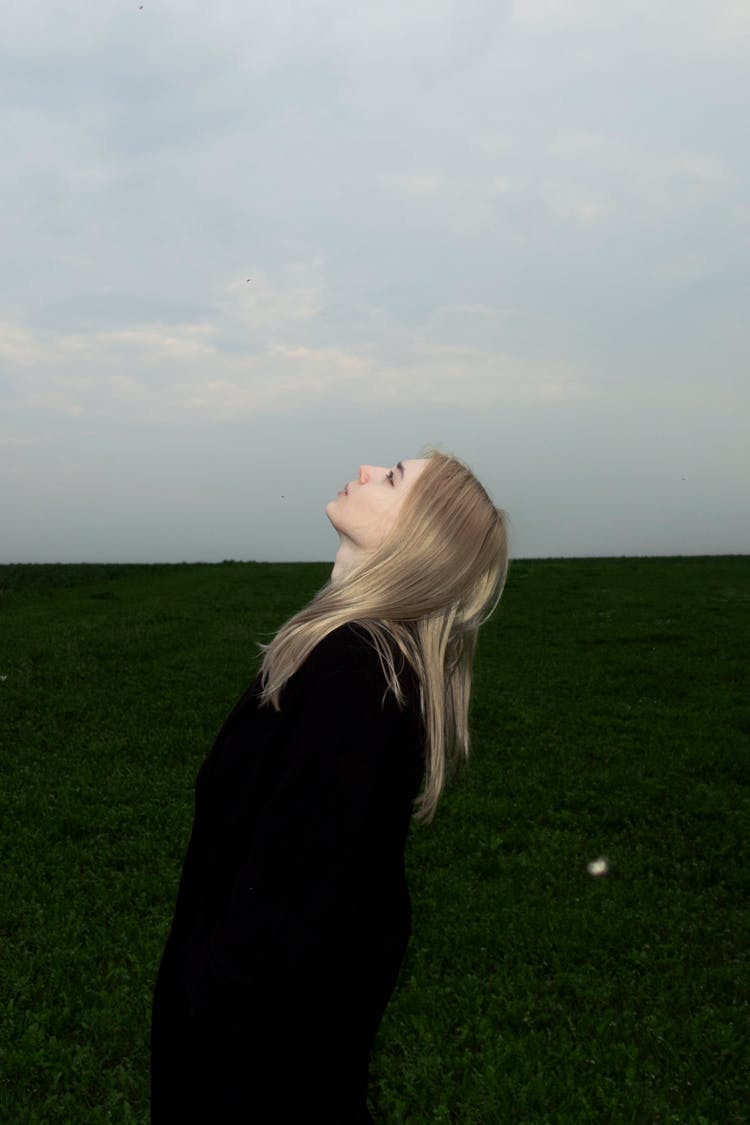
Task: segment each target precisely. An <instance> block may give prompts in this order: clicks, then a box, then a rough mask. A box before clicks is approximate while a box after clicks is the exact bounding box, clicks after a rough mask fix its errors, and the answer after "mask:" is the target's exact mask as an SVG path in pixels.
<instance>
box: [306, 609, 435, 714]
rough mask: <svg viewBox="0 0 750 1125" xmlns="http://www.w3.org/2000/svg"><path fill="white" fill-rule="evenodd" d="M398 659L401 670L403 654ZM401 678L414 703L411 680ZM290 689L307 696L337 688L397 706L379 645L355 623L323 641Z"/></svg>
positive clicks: (331, 633)
mask: <svg viewBox="0 0 750 1125" xmlns="http://www.w3.org/2000/svg"><path fill="white" fill-rule="evenodd" d="M395 660H396V668H397V669H398V668H400V665H401V663H402V661H401V655H400V653H397V654H396V657H395ZM400 678H401V681H402V685H403V686H404V688H405V689H407V695H408V697H409V699H410V701H413V698H412V697H413V693H412V691H411V690H409V689H410V686H411V680H410V679H409V678H408V677H406V676H401V677H400ZM289 686H290V687H293V688H295V689H297V690H300V691H302V692H305V693H307V692H320V691H324V690H325V689H326V688H333V689H336V690H338V691H342V692H345V693H347V695H348V696H354V697H357V698H358V699H360V700H361V699H362V697H371V698H372V699H373V700H375V699H377V701H378V702H379V703H382V704H383V706H385V705H386V704H388V705H392V706H394V707H396V701H395V698H394V696H393V693H392V692H391V691H390V690H389V687H388V681H387V679H386V675H385V672H384V671H383V667H382V664H381V662H380V656H379V655H378V652H377V650H376V648H375V645H374V644H373V642H372V640H371V638H370V637H369V635H368V633H367V631H366V630H365V629H364V628H362V626H360V625H357V624H356V623H354V622H349V623H347V624H346V625H341V626H339V627H338V628H336V629H334V630H332V632H330V633H328V634H327V635H326V636H325V637H324V638H323V639H322V640H321V641H319V642H318V644H317V645H316V646H315V648H314V649H313V650H312V651H311V652H310V654H309V655H308V657H307V659H306V660H305V662H304V663H303V664H302V665H301V666H300V668H299V669H298V670H297V672H296V673H295V675H294V676H292V678H291V680H290V682H289Z"/></svg>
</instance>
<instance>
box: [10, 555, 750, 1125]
mask: <svg viewBox="0 0 750 1125" xmlns="http://www.w3.org/2000/svg"><path fill="white" fill-rule="evenodd" d="M329 570H330V567H328V566H323V565H313V564H299V565H292V564H284V565H282V564H273V565H271V564H268V565H265V564H252V563H245V564H240V563H224V564H220V565H215V566H211V565H176V566H3V567H0V737H1V742H2V745H1V750H2V753H1V754H0V769H1V770H2V780H1V783H0V784H1V785H2V789H1V797H2V810H1V820H0V840H1V841H2V867H1V869H0V870H1V872H2V875H1V879H2V883H1V885H0V910H1V911H2V920H1V925H2V945H1V946H0V978H1V980H2V1030H1V1032H0V1047H1V1049H2V1053H3V1058H2V1062H1V1068H2V1084H1V1091H0V1120H2V1121H3V1122H5V1121H8V1122H19V1123H21V1122H22V1123H24V1125H38V1123H47V1122H60V1123H64V1125H78V1123H81V1125H83V1123H87V1125H88V1123H99V1122H118V1123H120V1122H123V1123H124V1122H139V1123H141V1122H146V1121H147V1120H148V1101H147V1098H148V1034H149V1011H150V999H151V987H152V983H153V978H154V974H155V972H156V968H157V964H158V960H159V957H160V955H161V951H162V948H163V943H164V940H165V938H166V934H167V927H168V925H169V921H170V918H171V911H172V906H173V901H174V895H175V891H176V887H177V880H178V876H179V871H180V864H181V860H182V856H183V853H184V849H185V846H186V844H187V838H188V834H189V830H190V823H191V815H192V798H193V783H194V779H195V774H196V771H197V769H198V766H199V765H200V762H201V761H202V759H203V757H204V756H205V754H206V753H207V751H208V749H209V747H210V745H211V742H212V739H213V737H214V735H215V733H216V731H217V729H218V727H219V726H220V724H221V721H222V720H223V718H224V716H225V715H226V713H227V712H228V710H229V709H230V707H231V706H232V704H233V703H234V701H235V700H236V698H237V696H238V695H239V694H240V693H241V692H242V691H243V690H244V688H245V687H246V685H247V683H248V682H249V680H250V679H251V678H252V676H253V674H254V672H255V668H256V665H257V658H256V641H257V640H259V639H267V638H268V637H269V636H270V635H271V634H272V632H273V630H274V629H275V628H276V627H278V625H279V624H280V623H281V622H282V621H283V620H284V619H285V618H286V617H287V616H289V615H290V614H291V613H292V612H293V611H294V610H295V609H296V608H297V607H298V606H300V605H301V604H302V603H303V602H304V601H305V600H306V599H307V598H309V597H310V596H311V595H312V593H313V592H314V591H315V590H316V589H317V588H318V587H319V586H320V585H321V584H322V583H323V581H324V580H325V579H326V577H327V575H328V573H329ZM749 638H750V558H748V557H720V558H689V559H609V560H603V559H597V560H563V561H559V560H557V561H556V560H544V561H518V562H515V563H514V564H513V565H512V567H511V572H510V577H509V582H508V587H507V590H506V594H505V596H504V599H503V602H502V604H501V608H500V611H499V613H498V615H497V616H496V618H495V619H494V620H493V622H492V623H490V624H489V625H488V626H486V627H485V630H484V633H483V636H482V639H481V643H480V649H479V655H478V660H477V669H476V676H475V692H474V700H473V706H472V716H473V732H474V747H473V758H472V762H471V765H470V766H469V768H468V769H465V770H464V771H462V772H461V773H460V774H459V776H458V777H457V778H456V780H455V781H454V784H453V785H452V787H451V789H450V791H449V792H448V793H447V794H446V796H445V797H444V799H443V802H442V804H441V806H440V808H439V810H438V814H437V817H436V820H435V821H434V823H433V824H432V825H430V826H416V825H415V826H413V828H412V831H411V835H410V840H409V848H408V853H407V863H408V871H409V880H410V886H411V893H412V905H413V934H412V941H411V945H410V948H409V952H408V955H407V959H406V961H405V963H404V966H403V971H402V976H401V982H400V986H399V989H398V991H397V993H396V995H395V996H394V998H393V1000H392V1002H391V1005H390V1007H389V1008H388V1011H387V1013H386V1016H385V1019H384V1021H383V1024H382V1025H381V1029H380V1031H379V1033H378V1038H377V1041H376V1049H375V1052H374V1055H373V1060H372V1066H371V1105H372V1110H373V1113H374V1116H375V1117H376V1119H377V1120H378V1121H379V1122H383V1123H384V1125H401V1123H404V1125H405V1123H409V1125H426V1123H432V1122H455V1123H460V1125H464V1123H465V1125H480V1123H481V1125H498V1123H499V1125H502V1123H504V1122H513V1123H515V1122H519V1123H540V1125H542V1123H547V1122H549V1123H560V1125H562V1123H570V1125H581V1123H589V1122H591V1123H593V1122H597V1123H600V1122H659V1123H678V1122H679V1123H682V1122H685V1123H698V1125H701V1123H709V1122H710V1123H713V1122H744V1121H750V1114H749V1113H748V1111H747V1091H748V1088H749V1086H748V1069H747V1060H748V1055H747V1052H748V1041H749V1038H750V1036H749V1032H750V1019H748V1016H749V1014H750V987H749V985H750V981H749V979H748V971H747V960H748V949H749V948H750V943H749V942H748V937H749V936H750V935H749V933H748V931H749V930H750V913H749V912H748V902H747V898H748V895H747V891H748V855H747V837H748V827H749V823H750V817H749V816H748V811H749V810H748V775H749V774H750V754H749V753H748V748H749V744H750V684H748V639H749ZM600 856H603V857H606V859H607V861H608V864H609V873H608V874H606V875H604V876H600V877H596V876H592V875H591V874H589V873H588V870H587V864H588V862H589V861H591V860H594V859H596V858H597V857H600ZM211 1125H212V1123H211ZM217 1125H219V1123H217Z"/></svg>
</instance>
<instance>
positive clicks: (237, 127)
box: [0, 0, 750, 562]
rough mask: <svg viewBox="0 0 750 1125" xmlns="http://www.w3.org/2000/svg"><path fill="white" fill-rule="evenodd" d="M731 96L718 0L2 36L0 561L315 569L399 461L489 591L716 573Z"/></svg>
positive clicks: (734, 3)
mask: <svg viewBox="0 0 750 1125" xmlns="http://www.w3.org/2000/svg"><path fill="white" fill-rule="evenodd" d="M749 63H750V4H749V3H747V0H659V2H658V3H656V4H654V3H653V0H606V3H604V2H603V0H514V2H511V0H488V2H485V0H450V2H449V0H398V2H396V0H378V3H377V4H373V3H371V2H370V0H367V2H360V0H273V3H270V2H269V3H266V4H248V3H242V2H240V0H210V2H207V0H203V2H202V3H197V2H195V0H143V4H142V5H141V4H140V3H139V2H133V3H131V2H124V0H117V2H115V0H96V2H94V0H85V2H84V0H67V2H66V3H65V4H64V5H63V4H59V3H56V2H55V3H53V2H52V0H35V2H34V3H33V4H16V5H12V6H10V7H9V8H8V9H7V10H6V11H5V12H4V14H3V34H2V40H1V41H0V75H2V78H1V80H0V81H1V83H2V93H3V96H2V101H1V109H0V130H1V135H2V138H3V157H2V161H0V184H1V185H2V201H3V205H2V210H1V212H0V224H1V225H2V255H1V262H0V285H1V286H2V303H1V304H0V469H1V471H2V489H1V490H0V561H3V562H29V561H37V562H45V561H56V560H59V561H63V562H66V561H71V562H72V561H81V560H83V561H123V562H125V561H146V562H149V561H180V560H200V559H203V560H208V561H213V560H220V559H223V558H238V559H259V560H261V559H268V560H278V559H304V560H308V559H332V558H333V555H334V554H335V550H336V545H337V539H336V535H335V533H334V531H333V530H332V528H331V527H330V525H329V524H328V521H327V520H326V517H325V514H324V507H325V504H326V502H327V501H328V500H329V499H330V498H331V497H332V496H334V495H335V493H336V491H337V490H338V489H339V488H341V487H342V486H343V484H344V482H345V481H346V480H349V479H351V478H352V477H353V476H354V475H355V473H356V469H357V466H358V465H359V463H360V462H369V463H377V464H392V463H394V462H395V461H397V460H398V459H399V458H406V457H414V456H417V455H418V454H419V451H420V449H421V447H422V446H423V445H425V444H426V443H430V444H433V445H437V446H439V447H440V448H442V449H444V450H446V451H452V452H455V453H457V454H458V455H459V456H461V457H463V458H464V459H465V460H467V461H468V462H469V464H470V465H471V466H472V467H473V468H474V469H475V471H476V472H477V473H478V475H479V476H480V478H481V479H482V481H483V482H484V483H485V485H486V486H487V487H488V489H489V490H490V492H491V493H492V495H493V497H494V499H495V501H496V503H498V504H500V505H501V506H502V507H505V508H506V509H508V510H509V512H510V514H511V518H512V530H513V544H512V547H513V554H514V555H515V556H516V557H535V556H550V555H572V556H587V555H638V554H719V553H727V552H733V553H734V552H742V553H744V552H748V551H749V550H750V501H749V500H748V493H749V491H750V488H749V486H750V441H749V440H748V437H749V436H750V433H749V430H750V427H749V426H748V421H749V418H750V316H748V309H750V292H749V286H750V282H749V278H750V272H749V268H748V267H749V266H750V174H749V173H750V167H749V166H750V145H748V132H747V113H748V106H749V105H750V65H748V64H749ZM248 279H249V280H248Z"/></svg>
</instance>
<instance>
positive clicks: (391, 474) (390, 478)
mask: <svg viewBox="0 0 750 1125" xmlns="http://www.w3.org/2000/svg"><path fill="white" fill-rule="evenodd" d="M385 479H386V480H388V481H390V482H391V484H392V485H393V487H394V488H395V487H396V486H395V484H393V469H391V471H390V473H386V474H385Z"/></svg>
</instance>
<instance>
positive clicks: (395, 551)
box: [261, 451, 508, 823]
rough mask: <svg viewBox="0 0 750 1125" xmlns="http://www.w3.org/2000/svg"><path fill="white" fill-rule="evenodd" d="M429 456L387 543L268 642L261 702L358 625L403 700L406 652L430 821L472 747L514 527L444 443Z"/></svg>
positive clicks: (421, 813)
mask: <svg viewBox="0 0 750 1125" xmlns="http://www.w3.org/2000/svg"><path fill="white" fill-rule="evenodd" d="M427 456H428V458H429V460H428V463H427V465H426V466H425V468H424V470H423V471H422V472H421V473H420V475H419V476H418V477H417V479H416V480H415V482H414V484H413V485H412V487H411V489H410V491H409V493H408V495H407V496H406V497H405V499H404V504H403V507H402V508H401V511H400V513H399V516H398V519H397V521H396V524H395V526H394V528H393V529H392V531H391V532H390V534H389V535H388V537H387V538H386V540H385V541H384V542H383V544H382V545H381V546H380V548H378V550H377V551H375V552H374V553H373V554H372V555H370V556H368V558H367V560H366V562H365V563H364V564H361V565H360V566H358V567H356V568H354V569H353V570H351V571H350V572H349V573H348V574H346V575H345V576H344V577H343V578H342V579H341V580H340V581H338V582H337V583H336V584H335V585H334V584H332V583H331V582H330V581H329V582H328V583H326V585H325V586H324V587H323V588H322V589H321V590H320V591H319V592H318V593H317V594H316V595H315V597H314V598H313V599H312V601H311V602H309V603H308V604H307V605H306V606H305V607H304V608H303V609H301V610H300V611H299V613H296V614H295V615H294V616H293V617H292V618H290V620H289V621H287V622H286V624H285V625H283V626H282V628H281V629H280V630H279V632H278V633H277V634H276V636H275V638H274V639H273V641H271V643H270V644H268V645H262V646H261V648H262V649H263V650H264V656H263V663H262V665H261V685H262V691H261V703H262V704H268V703H270V704H272V705H273V707H274V708H275V709H276V710H278V709H279V707H280V698H281V692H282V689H283V687H284V684H285V683H286V681H287V680H288V679H289V677H290V676H292V675H293V674H294V672H296V670H297V669H298V668H299V667H300V665H301V664H302V663H303V662H304V661H305V660H306V658H307V656H308V655H309V654H310V652H311V651H312V650H313V648H314V647H315V646H316V645H317V644H318V643H319V642H320V641H322V640H323V638H324V637H325V636H327V635H328V634H329V633H330V632H332V631H333V630H334V629H336V628H338V627H339V626H341V625H344V624H346V623H349V622H351V623H356V624H357V625H358V626H360V627H361V628H362V629H363V630H364V631H365V632H366V633H367V634H368V636H369V637H370V639H371V641H372V643H373V646H374V647H375V649H376V651H377V653H378V656H379V657H380V662H381V665H382V667H383V672H384V674H385V677H386V681H387V684H388V688H389V689H390V690H391V691H393V693H394V695H395V697H396V699H397V700H398V701H399V703H401V704H403V701H404V697H403V691H402V688H401V684H400V683H399V676H398V671H397V669H396V661H395V657H396V651H400V652H401V654H402V657H403V659H405V660H406V661H407V662H408V664H409V665H410V666H411V668H412V669H413V670H414V672H415V674H416V678H417V681H418V683H419V688H420V710H421V717H422V725H423V730H424V738H425V777H424V785H423V788H422V793H421V795H420V797H419V806H418V809H417V811H416V814H415V819H416V820H418V821H424V822H428V823H429V822H430V821H431V820H432V818H433V817H434V815H435V810H436V808H437V804H438V801H439V799H440V795H441V793H442V791H443V788H444V785H445V782H446V778H447V777H448V776H449V775H450V773H451V771H452V769H453V767H454V766H455V765H456V764H457V763H458V761H459V760H460V759H462V758H463V759H467V758H468V756H469V724H468V715H469V696H470V692H471V674H472V668H473V663H474V652H475V648H476V641H477V633H478V630H479V626H480V625H481V624H482V623H483V622H484V621H486V620H487V618H488V617H489V616H490V614H491V613H492V611H493V610H494V609H495V607H496V606H497V603H498V602H499V600H500V596H501V594H502V591H503V586H504V584H505V578H506V574H507V570H508V530H507V516H506V513H505V512H504V511H502V509H500V508H496V507H495V505H494V504H493V503H492V501H491V500H490V498H489V496H488V495H487V493H486V492H485V490H484V488H483V487H482V485H481V484H480V483H479V481H478V480H477V478H476V477H475V476H474V474H473V473H472V472H471V470H470V469H469V468H468V467H467V466H466V465H465V464H464V463H463V462H462V461H460V460H459V459H458V458H456V457H453V456H449V455H447V454H444V453H440V452H437V451H430V452H428V454H427Z"/></svg>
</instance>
